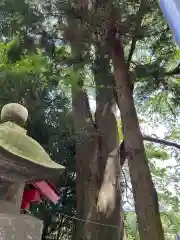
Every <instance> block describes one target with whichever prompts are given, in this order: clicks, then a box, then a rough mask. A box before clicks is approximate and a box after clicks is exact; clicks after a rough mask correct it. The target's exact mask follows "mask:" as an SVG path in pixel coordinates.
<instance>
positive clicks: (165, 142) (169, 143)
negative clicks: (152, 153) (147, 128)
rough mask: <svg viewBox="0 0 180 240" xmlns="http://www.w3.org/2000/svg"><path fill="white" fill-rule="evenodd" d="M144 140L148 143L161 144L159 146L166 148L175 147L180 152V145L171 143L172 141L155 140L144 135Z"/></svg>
mask: <svg viewBox="0 0 180 240" xmlns="http://www.w3.org/2000/svg"><path fill="white" fill-rule="evenodd" d="M143 140H144V141H148V142H153V143H159V144H162V145H166V146H169V147H174V148H177V149H179V150H180V145H179V144H177V143H174V142H171V141H167V140H164V139H159V138H154V137H151V136H148V135H143Z"/></svg>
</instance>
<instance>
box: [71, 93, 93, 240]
mask: <svg viewBox="0 0 180 240" xmlns="http://www.w3.org/2000/svg"><path fill="white" fill-rule="evenodd" d="M90 114H91V113H90V108H89V103H88V98H87V95H86V93H85V92H84V91H83V90H82V89H79V90H76V92H74V94H73V117H74V126H75V132H76V166H77V167H76V196H77V213H78V216H79V217H80V218H82V219H85V220H87V221H96V219H97V217H96V213H97V211H96V204H95V203H96V198H97V190H98V185H97V175H98V172H97V171H98V166H97V163H98V135H97V133H96V129H95V127H94V124H93V122H92V118H91V116H90ZM76 227H77V229H76V230H77V231H76V232H77V235H76V239H77V240H89V239H97V238H96V225H91V224H89V223H86V222H77V225H76Z"/></svg>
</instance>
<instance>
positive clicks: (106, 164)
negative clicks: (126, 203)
mask: <svg viewBox="0 0 180 240" xmlns="http://www.w3.org/2000/svg"><path fill="white" fill-rule="evenodd" d="M98 50H100V49H98ZM110 72H111V71H110V65H109V60H108V59H107V58H105V57H104V54H103V53H101V51H97V52H96V61H95V69H94V76H95V82H96V85H97V91H96V92H97V97H96V103H97V109H96V114H95V119H96V125H97V128H98V130H99V134H100V136H101V146H100V149H99V151H100V156H99V164H98V165H99V171H100V191H99V194H98V201H97V207H98V210H99V212H98V215H99V221H100V223H102V224H107V225H110V226H112V227H110V226H109V227H108V226H99V232H98V239H104V240H105V239H107V240H120V235H121V231H122V229H120V227H121V193H120V184H119V183H120V163H119V154H118V150H117V149H118V145H119V140H118V129H117V122H116V117H115V115H114V112H113V111H114V110H115V108H114V103H115V102H114V94H113V89H112V75H111V73H110Z"/></svg>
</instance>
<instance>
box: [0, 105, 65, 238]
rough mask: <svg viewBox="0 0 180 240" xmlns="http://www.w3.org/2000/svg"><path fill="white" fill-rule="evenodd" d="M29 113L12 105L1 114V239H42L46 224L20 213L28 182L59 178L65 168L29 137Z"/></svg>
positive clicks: (7, 106)
mask: <svg viewBox="0 0 180 240" xmlns="http://www.w3.org/2000/svg"><path fill="white" fill-rule="evenodd" d="M27 118H28V111H27V109H26V108H24V107H23V106H22V105H20V104H17V103H10V104H7V105H5V106H4V107H3V109H2V111H1V122H2V123H1V124H0V239H1V240H11V239H12V240H40V239H41V234H42V228H43V223H42V222H41V221H40V220H38V219H36V218H34V217H32V216H28V215H23V214H20V207H21V201H22V195H23V191H24V186H25V183H26V182H29V181H34V180H50V179H52V178H54V177H58V176H59V175H60V174H61V173H62V171H63V169H64V167H63V166H61V165H60V164H57V163H55V162H54V161H52V160H51V159H50V157H49V155H48V154H47V153H46V152H45V151H44V149H43V148H42V147H41V146H40V145H39V143H37V142H36V141H35V140H33V139H32V138H31V137H29V136H27V135H26V130H25V129H24V125H25V123H26V121H27Z"/></svg>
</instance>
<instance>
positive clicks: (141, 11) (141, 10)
mask: <svg viewBox="0 0 180 240" xmlns="http://www.w3.org/2000/svg"><path fill="white" fill-rule="evenodd" d="M144 6H145V5H144V0H141V3H140V7H139V10H138V12H137V20H136V27H135V30H134V35H133V37H132V42H131V48H130V51H129V56H128V60H127V66H128V69H129V66H130V63H131V59H132V56H133V53H134V51H135V48H136V42H137V40H138V34H139V30H140V27H141V23H142V20H143V16H144Z"/></svg>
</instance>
